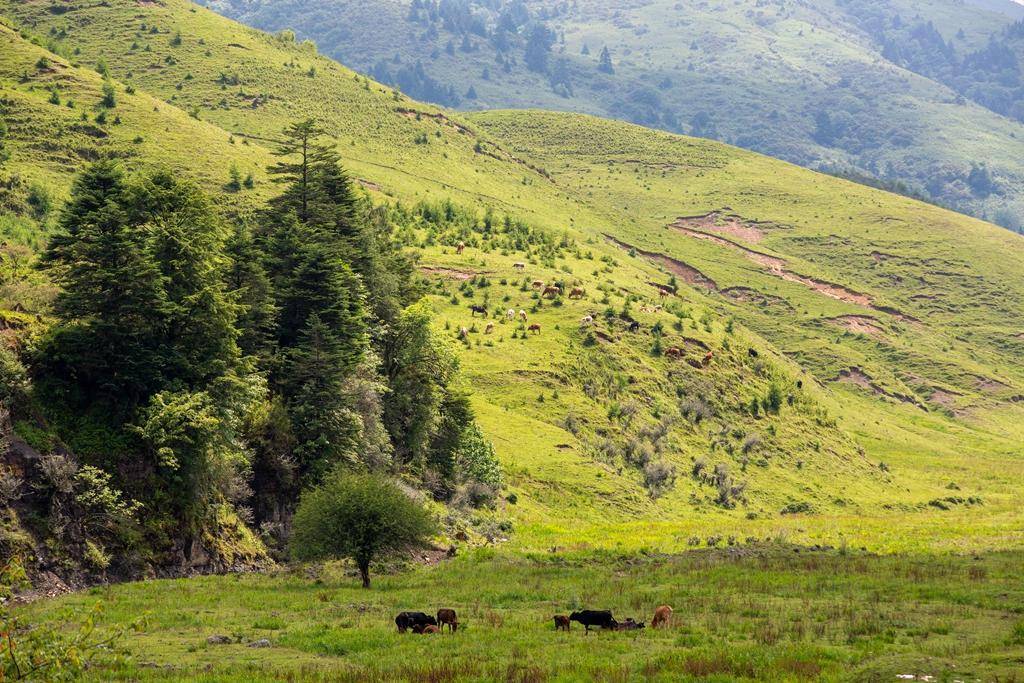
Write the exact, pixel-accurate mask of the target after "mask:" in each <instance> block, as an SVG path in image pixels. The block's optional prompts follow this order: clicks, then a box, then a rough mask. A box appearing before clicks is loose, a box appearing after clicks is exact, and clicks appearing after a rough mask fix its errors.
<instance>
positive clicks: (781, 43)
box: [213, 0, 1024, 215]
mask: <svg viewBox="0 0 1024 683" xmlns="http://www.w3.org/2000/svg"><path fill="white" fill-rule="evenodd" d="M213 4H214V5H215V6H218V7H222V8H223V9H224V11H225V12H227V13H229V14H230V15H231V16H233V17H236V18H239V19H240V20H242V21H245V22H247V23H250V24H253V25H256V26H259V27H261V28H265V29H267V30H278V29H282V28H294V29H297V30H298V31H299V33H300V34H301V35H302V36H304V37H305V36H309V37H312V38H313V39H315V40H318V41H319V42H321V44H323V45H329V46H331V48H332V49H333V48H334V47H335V46H337V47H336V49H335V50H334V51H333V52H332V54H333V55H334V56H337V57H339V58H340V59H342V60H343V61H346V62H347V63H348V64H350V65H352V66H354V67H355V68H359V69H363V70H369V69H371V68H373V66H374V65H375V64H376V63H378V62H379V61H382V60H383V61H387V62H389V66H390V67H391V68H397V67H396V66H395V64H394V62H393V60H394V58H395V57H396V56H397V57H398V58H399V59H400V60H401V63H403V64H406V65H411V64H415V63H416V61H417V60H421V61H422V62H423V63H424V66H425V68H426V70H427V72H428V73H429V74H430V75H431V76H432V77H434V78H435V79H437V80H439V81H441V82H442V83H445V84H451V85H453V86H454V87H455V89H456V90H457V91H458V92H459V94H462V93H464V92H466V90H467V89H468V88H469V87H470V85H472V86H473V88H474V89H475V91H476V92H477V94H478V98H477V99H476V100H463V101H462V103H461V105H460V106H461V107H464V108H466V109H470V110H475V109H492V108H498V107H501V108H504V107H515V108H542V109H546V110H571V111H577V112H583V113H589V114H595V115H600V116H609V117H612V118H632V117H634V116H635V115H634V114H632V113H630V110H629V109H628V108H623V107H622V106H620V105H621V103H622V102H623V101H625V100H627V99H628V96H629V93H630V92H631V91H632V90H634V89H637V88H644V87H646V88H647V89H648V90H649V91H653V95H650V96H651V97H655V98H658V99H659V100H660V102H661V105H660V106H659V107H658V109H660V110H661V111H664V112H669V113H671V114H672V115H674V116H676V117H677V118H678V120H679V122H680V124H681V126H682V130H684V131H685V130H690V122H691V119H692V118H693V116H694V115H695V114H697V113H698V112H706V113H709V114H711V116H712V118H713V119H714V121H715V124H716V128H717V137H719V138H720V139H723V140H729V141H736V140H740V141H741V144H743V145H744V146H751V145H752V144H754V148H756V149H758V150H760V151H763V152H765V153H767V154H770V155H772V156H775V157H779V158H784V159H788V160H790V161H794V162H796V163H800V164H804V165H809V166H816V165H818V164H822V163H828V164H831V163H837V162H839V163H845V164H852V165H854V166H857V167H859V168H862V169H870V170H871V172H872V173H875V174H878V175H881V176H883V177H888V178H900V179H904V180H911V181H913V182H917V183H919V184H921V185H924V184H925V183H927V182H929V181H931V180H933V178H934V177H935V176H936V175H937V174H939V173H942V172H944V171H946V170H949V169H950V168H953V169H960V170H961V171H964V172H966V171H967V170H969V169H970V166H971V164H972V163H977V162H981V161H984V162H986V163H987V164H989V165H990V167H991V168H992V169H993V170H995V171H996V173H997V175H999V176H1000V177H1002V178H1003V179H1004V181H1005V183H1006V187H1007V188H1008V189H1009V200H1010V204H1011V205H1013V206H1015V207H1016V210H1017V211H1022V210H1024V204H1021V202H1022V197H1021V196H1020V193H1019V191H1018V190H1017V189H1015V188H1017V187H1019V186H1020V180H1021V178H1022V171H1021V168H1020V165H1019V159H1020V158H1021V157H1022V155H1024V147H1022V145H1024V126H1022V125H1021V124H1019V123H1016V122H1012V121H1010V120H1007V119H1005V118H1004V117H1002V116H999V115H996V114H994V113H992V112H991V111H988V110H986V109H984V108H982V107H980V106H978V105H975V104H973V103H959V104H958V103H955V100H956V97H955V95H954V94H953V93H952V92H951V91H950V90H949V89H948V88H946V87H945V86H943V85H941V84H938V83H936V82H934V81H932V80H930V79H927V78H923V77H921V76H918V75H915V74H913V73H910V72H907V71H905V70H903V69H900V68H897V67H895V66H894V65H893V64H892V63H890V62H888V61H887V60H885V59H884V58H883V57H882V56H881V54H880V52H879V50H878V48H877V47H876V46H874V45H873V44H871V42H870V40H869V39H868V38H867V37H866V36H864V35H863V34H861V33H860V32H859V31H858V30H857V29H856V28H855V25H854V23H853V21H852V20H851V19H850V17H849V15H848V13H847V10H846V9H844V8H842V7H840V6H838V3H835V2H825V3H762V5H759V6H758V7H757V8H756V9H753V8H750V7H749V6H748V5H746V4H744V3H731V2H710V3H709V2H692V1H688V2H677V1H676V0H653V1H651V2H644V3H633V4H630V5H627V6H609V5H608V4H607V3H606V2H602V1H601V0H582V1H581V2H578V3H573V9H572V10H571V11H569V12H568V13H565V12H563V13H562V14H560V15H559V16H558V17H556V18H553V19H551V20H549V22H548V23H549V25H550V26H551V28H553V29H554V30H555V31H557V32H558V33H559V34H560V35H561V34H563V33H564V37H565V43H564V45H563V44H559V45H556V46H555V52H554V54H553V56H552V60H554V59H556V58H566V59H568V60H569V63H570V66H569V69H570V72H571V74H572V81H573V83H574V91H573V94H572V96H569V97H565V96H563V95H560V94H558V93H556V92H554V91H553V90H552V88H551V87H550V85H549V83H548V78H547V76H546V75H543V74H536V73H532V72H530V71H528V70H527V69H526V68H525V66H524V64H523V60H522V58H521V54H520V53H521V50H519V49H516V50H513V51H512V54H511V57H512V58H514V59H516V60H517V62H518V63H517V64H516V66H515V67H514V68H513V69H512V70H511V72H508V73H506V72H505V71H504V70H503V69H502V68H501V67H500V66H499V65H498V64H496V62H495V58H496V53H495V50H494V49H493V48H492V47H491V46H490V45H489V44H487V43H486V41H482V40H480V39H476V40H475V42H476V43H477V44H478V47H479V49H478V50H476V51H473V52H463V51H462V50H456V51H455V53H454V54H451V55H450V54H448V53H447V52H445V50H444V47H445V45H446V44H447V42H448V41H449V40H453V41H454V43H455V45H456V46H458V45H459V44H460V41H461V36H459V35H453V34H451V33H449V32H447V31H445V30H441V31H440V33H439V36H438V37H437V38H436V39H434V40H433V41H430V40H426V39H424V38H423V35H424V32H425V29H424V27H423V26H422V25H419V24H416V23H413V22H410V21H408V19H407V17H408V13H409V12H408V7H409V4H410V3H409V2H408V1H407V0H382V1H379V2H374V3H362V2H355V1H353V0H332V1H331V2H329V3H328V4H326V5H325V4H321V3H315V4H313V5H311V4H310V3H308V2H305V1H304V0H291V1H288V2H284V3H281V2H277V1H275V2H260V1H256V2H248V1H244V0H239V1H232V0H225V1H224V2H220V3H217V2H214V3H213ZM890 4H891V5H893V6H894V7H896V8H897V9H898V10H899V11H900V13H901V14H902V16H903V17H904V18H905V19H906V20H908V21H910V20H912V19H914V18H917V17H922V16H923V17H924V18H925V19H927V20H931V21H933V22H934V23H935V25H936V27H937V28H938V29H939V30H940V32H941V33H942V34H943V35H944V37H945V38H946V39H947V40H948V41H950V42H952V43H954V44H955V47H956V49H957V50H958V51H959V52H961V53H963V52H969V51H971V50H974V49H978V48H979V47H983V46H984V45H985V44H986V43H987V41H988V36H989V35H992V34H993V33H995V32H997V31H999V30H1000V29H1001V28H1002V27H1003V26H1005V25H1006V24H1007V23H1008V22H1009V21H1010V18H1009V17H1007V16H1005V15H1004V14H1001V13H999V12H996V11H994V9H979V8H977V7H968V6H966V5H965V4H964V3H962V2H955V1H948V2H947V1H943V2H935V3H929V6H928V7H927V8H926V9H925V8H921V7H920V6H919V5H918V4H916V3H912V2H903V1H902V0H900V1H898V2H897V1H896V0H893V2H891V3H890ZM528 5H529V6H530V7H531V9H532V10H534V11H535V12H536V11H539V10H540V9H541V8H543V7H551V6H553V5H561V3H553V2H547V1H546V0H545V1H540V2H531V3H528ZM336 17H345V21H344V22H338V21H337V20H336ZM961 28H963V29H964V31H965V35H964V38H963V39H960V38H957V37H956V35H957V33H958V31H959V30H960V29H961ZM584 45H587V46H588V47H589V49H590V55H589V56H584V55H582V54H581V50H582V48H583V46H584ZM605 45H607V46H608V47H609V48H610V49H611V50H612V52H613V54H614V60H615V65H616V66H615V69H616V73H615V74H614V75H610V76H609V75H605V74H600V73H598V72H596V63H597V56H598V53H599V51H600V49H601V47H602V46H605ZM433 51H436V52H437V56H436V57H433V56H431V53H432V52H433ZM485 69H486V70H487V71H488V72H489V74H490V78H489V79H484V78H483V77H482V74H483V72H484V70H485ZM665 78H668V79H669V81H670V83H671V84H670V85H668V86H666V87H661V86H658V87H655V86H656V85H657V84H658V83H660V82H661V81H662V80H663V79H665ZM821 110H826V111H831V112H833V113H834V112H836V111H841V110H846V111H848V112H849V113H851V114H853V115H854V118H855V119H856V120H857V124H856V125H857V127H858V129H859V130H860V133H859V137H860V138H861V140H863V141H864V142H865V144H864V145H863V148H862V149H848V150H843V149H837V148H828V147H822V146H821V145H819V144H818V143H816V142H815V141H814V140H813V139H812V134H813V132H814V128H815V125H814V115H815V114H816V113H817V112H819V111H821ZM632 120H635V121H637V122H638V123H644V124H649V125H654V126H662V127H664V126H666V125H668V124H666V122H665V121H659V120H647V119H645V118H640V119H636V118H632ZM766 121H770V122H771V123H770V125H765V122H766ZM669 127H671V126H669ZM894 131H902V132H903V133H904V134H905V135H907V136H908V140H907V141H906V142H905V143H895V142H892V141H890V137H891V136H892V134H893V132H894ZM751 140H753V141H755V143H752V142H751ZM939 199H941V200H943V201H946V202H948V203H950V204H952V205H955V206H957V207H959V208H961V209H963V210H967V211H972V212H974V213H975V214H976V215H985V214H986V213H987V214H988V215H992V213H993V211H994V210H995V208H996V207H998V206H1000V205H1001V204H1002V203H1003V200H1002V199H1000V198H996V197H992V198H990V199H987V200H985V199H979V198H972V197H970V196H969V195H965V194H964V193H962V192H959V191H956V192H954V191H952V190H950V191H946V192H944V193H943V196H941V197H939Z"/></svg>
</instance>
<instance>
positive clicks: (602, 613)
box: [569, 609, 619, 633]
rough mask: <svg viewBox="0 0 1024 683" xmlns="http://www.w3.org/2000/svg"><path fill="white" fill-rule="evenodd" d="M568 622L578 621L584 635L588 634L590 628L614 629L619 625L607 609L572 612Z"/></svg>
mask: <svg viewBox="0 0 1024 683" xmlns="http://www.w3.org/2000/svg"><path fill="white" fill-rule="evenodd" d="M569 621H578V622H579V623H581V624H583V628H584V630H585V631H586V633H590V627H591V626H593V627H600V628H605V629H615V628H617V627H618V625H619V624H618V622H616V621H615V619H614V618H613V617H612V611H611V610H608V609H602V610H596V609H585V610H581V611H579V612H573V613H572V614H570V615H569Z"/></svg>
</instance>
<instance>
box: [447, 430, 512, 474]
mask: <svg viewBox="0 0 1024 683" xmlns="http://www.w3.org/2000/svg"><path fill="white" fill-rule="evenodd" d="M455 457H456V461H457V462H458V466H459V471H460V473H461V474H462V477H463V479H465V480H467V481H469V482H479V483H480V484H484V485H486V486H488V487H490V488H491V489H498V488H501V467H500V466H499V465H498V458H497V457H496V456H495V455H494V446H492V445H491V442H490V441H487V440H486V439H485V438H484V435H483V432H481V431H480V428H479V427H478V426H476V424H471V425H470V426H469V427H467V428H466V430H465V431H464V432H463V433H462V438H461V439H460V440H459V446H458V450H457V451H456V454H455Z"/></svg>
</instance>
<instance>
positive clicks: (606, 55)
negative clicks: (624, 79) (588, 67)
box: [597, 46, 615, 74]
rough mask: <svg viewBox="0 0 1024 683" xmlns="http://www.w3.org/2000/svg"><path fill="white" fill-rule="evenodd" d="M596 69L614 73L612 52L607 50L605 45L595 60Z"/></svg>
mask: <svg viewBox="0 0 1024 683" xmlns="http://www.w3.org/2000/svg"><path fill="white" fill-rule="evenodd" d="M597 70H598V71H600V72H601V73H606V74H613V73H615V67H614V66H612V53H611V52H609V51H608V47H607V46H605V47H604V48H603V49H602V50H601V56H600V57H599V58H598V61H597Z"/></svg>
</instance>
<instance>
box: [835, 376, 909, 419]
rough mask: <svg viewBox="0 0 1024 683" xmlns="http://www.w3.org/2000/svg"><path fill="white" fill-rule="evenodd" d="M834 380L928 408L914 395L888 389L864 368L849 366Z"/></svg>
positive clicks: (877, 394)
mask: <svg viewBox="0 0 1024 683" xmlns="http://www.w3.org/2000/svg"><path fill="white" fill-rule="evenodd" d="M832 381H833V382H841V383H844V384H853V385H854V386H857V387H860V388H861V389H864V390H866V391H870V392H871V393H873V394H874V395H876V396H885V397H887V398H892V399H895V400H897V401H900V402H901V403H910V404H912V405H915V406H917V407H918V408H921V409H922V410H926V408H925V407H924V406H923V405H921V403H920V401H918V400H917V398H915V397H913V396H908V395H906V394H899V393H895V392H892V391H886V390H885V389H884V388H883V387H881V386H880V385H879V384H878V383H877V382H875V381H874V380H873V379H872V378H871V376H870V375H868V374H867V373H866V372H864V371H863V370H861V369H860V368H859V367H856V366H854V367H852V368H848V369H846V370H840V371H839V374H838V375H837V376H836V377H835V378H834V379H833V380H832Z"/></svg>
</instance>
